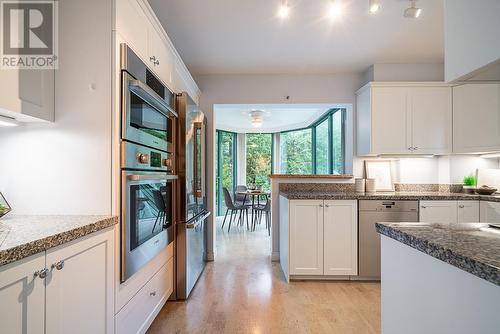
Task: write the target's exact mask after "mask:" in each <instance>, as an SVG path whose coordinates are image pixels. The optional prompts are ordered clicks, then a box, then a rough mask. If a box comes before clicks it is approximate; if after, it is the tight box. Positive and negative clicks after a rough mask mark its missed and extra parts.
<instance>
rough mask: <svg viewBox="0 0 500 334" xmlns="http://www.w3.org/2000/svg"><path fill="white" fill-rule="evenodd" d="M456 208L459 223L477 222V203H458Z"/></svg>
mask: <svg viewBox="0 0 500 334" xmlns="http://www.w3.org/2000/svg"><path fill="white" fill-rule="evenodd" d="M457 206H458V213H457V216H458V218H457V221H458V222H459V223H478V222H479V201H458V202H457Z"/></svg>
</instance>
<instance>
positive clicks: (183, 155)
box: [172, 93, 210, 299]
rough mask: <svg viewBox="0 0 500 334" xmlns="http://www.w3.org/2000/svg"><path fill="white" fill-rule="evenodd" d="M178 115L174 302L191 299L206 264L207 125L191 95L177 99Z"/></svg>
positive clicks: (207, 212)
mask: <svg viewBox="0 0 500 334" xmlns="http://www.w3.org/2000/svg"><path fill="white" fill-rule="evenodd" d="M176 111H177V113H178V123H177V144H176V168H177V175H178V182H177V187H176V188H177V199H178V200H177V203H178V205H177V210H178V211H177V224H176V247H175V259H176V265H175V268H176V270H175V271H176V273H175V276H176V278H175V279H176V286H175V291H174V294H173V297H172V298H173V299H187V298H188V297H189V294H190V293H191V291H192V290H193V288H194V286H195V284H196V282H197V281H198V278H199V277H200V275H201V274H202V272H203V269H204V268H205V264H206V259H205V257H206V244H207V218H208V216H209V215H210V211H208V209H207V198H206V161H205V160H206V124H207V120H206V117H205V114H203V112H202V111H201V110H200V109H199V108H198V106H197V105H196V104H195V103H194V101H193V100H192V99H191V97H190V96H189V95H188V94H187V93H182V94H178V95H177V98H176Z"/></svg>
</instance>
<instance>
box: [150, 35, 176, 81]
mask: <svg viewBox="0 0 500 334" xmlns="http://www.w3.org/2000/svg"><path fill="white" fill-rule="evenodd" d="M148 50H149V52H148V59H147V62H146V63H147V64H148V66H149V67H150V68H151V69H152V70H153V71H154V72H155V73H156V75H157V76H158V77H159V78H160V80H162V81H163V83H165V84H166V85H167V86H168V87H169V88H170V89H171V90H172V89H173V87H172V81H173V80H172V79H173V76H174V73H173V68H174V59H173V58H174V55H173V53H172V51H171V50H170V47H169V46H168V45H167V44H166V43H165V41H164V40H163V38H162V37H161V36H160V34H159V33H158V32H157V31H156V29H155V28H154V27H151V28H150V29H149V32H148Z"/></svg>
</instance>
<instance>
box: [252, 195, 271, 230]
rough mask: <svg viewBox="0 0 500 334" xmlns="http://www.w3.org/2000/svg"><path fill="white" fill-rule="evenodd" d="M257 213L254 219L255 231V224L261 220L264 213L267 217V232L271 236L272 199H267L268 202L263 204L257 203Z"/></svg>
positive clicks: (255, 207) (255, 208)
mask: <svg viewBox="0 0 500 334" xmlns="http://www.w3.org/2000/svg"><path fill="white" fill-rule="evenodd" d="M253 209H254V210H255V211H256V213H257V215H256V216H255V218H254V219H253V221H252V231H255V224H256V222H257V220H258V221H259V224H260V220H261V219H262V216H263V215H264V216H265V217H266V228H267V233H268V234H269V236H270V235H271V199H270V198H268V199H267V201H266V204H263V205H256V206H254V208H253Z"/></svg>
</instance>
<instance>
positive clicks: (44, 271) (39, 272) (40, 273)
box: [34, 268, 49, 279]
mask: <svg viewBox="0 0 500 334" xmlns="http://www.w3.org/2000/svg"><path fill="white" fill-rule="evenodd" d="M48 272H49V270H48V269H47V268H43V269H41V270H37V271H35V274H34V276H35V277H40V278H41V279H44V278H45V277H47V274H48Z"/></svg>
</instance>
